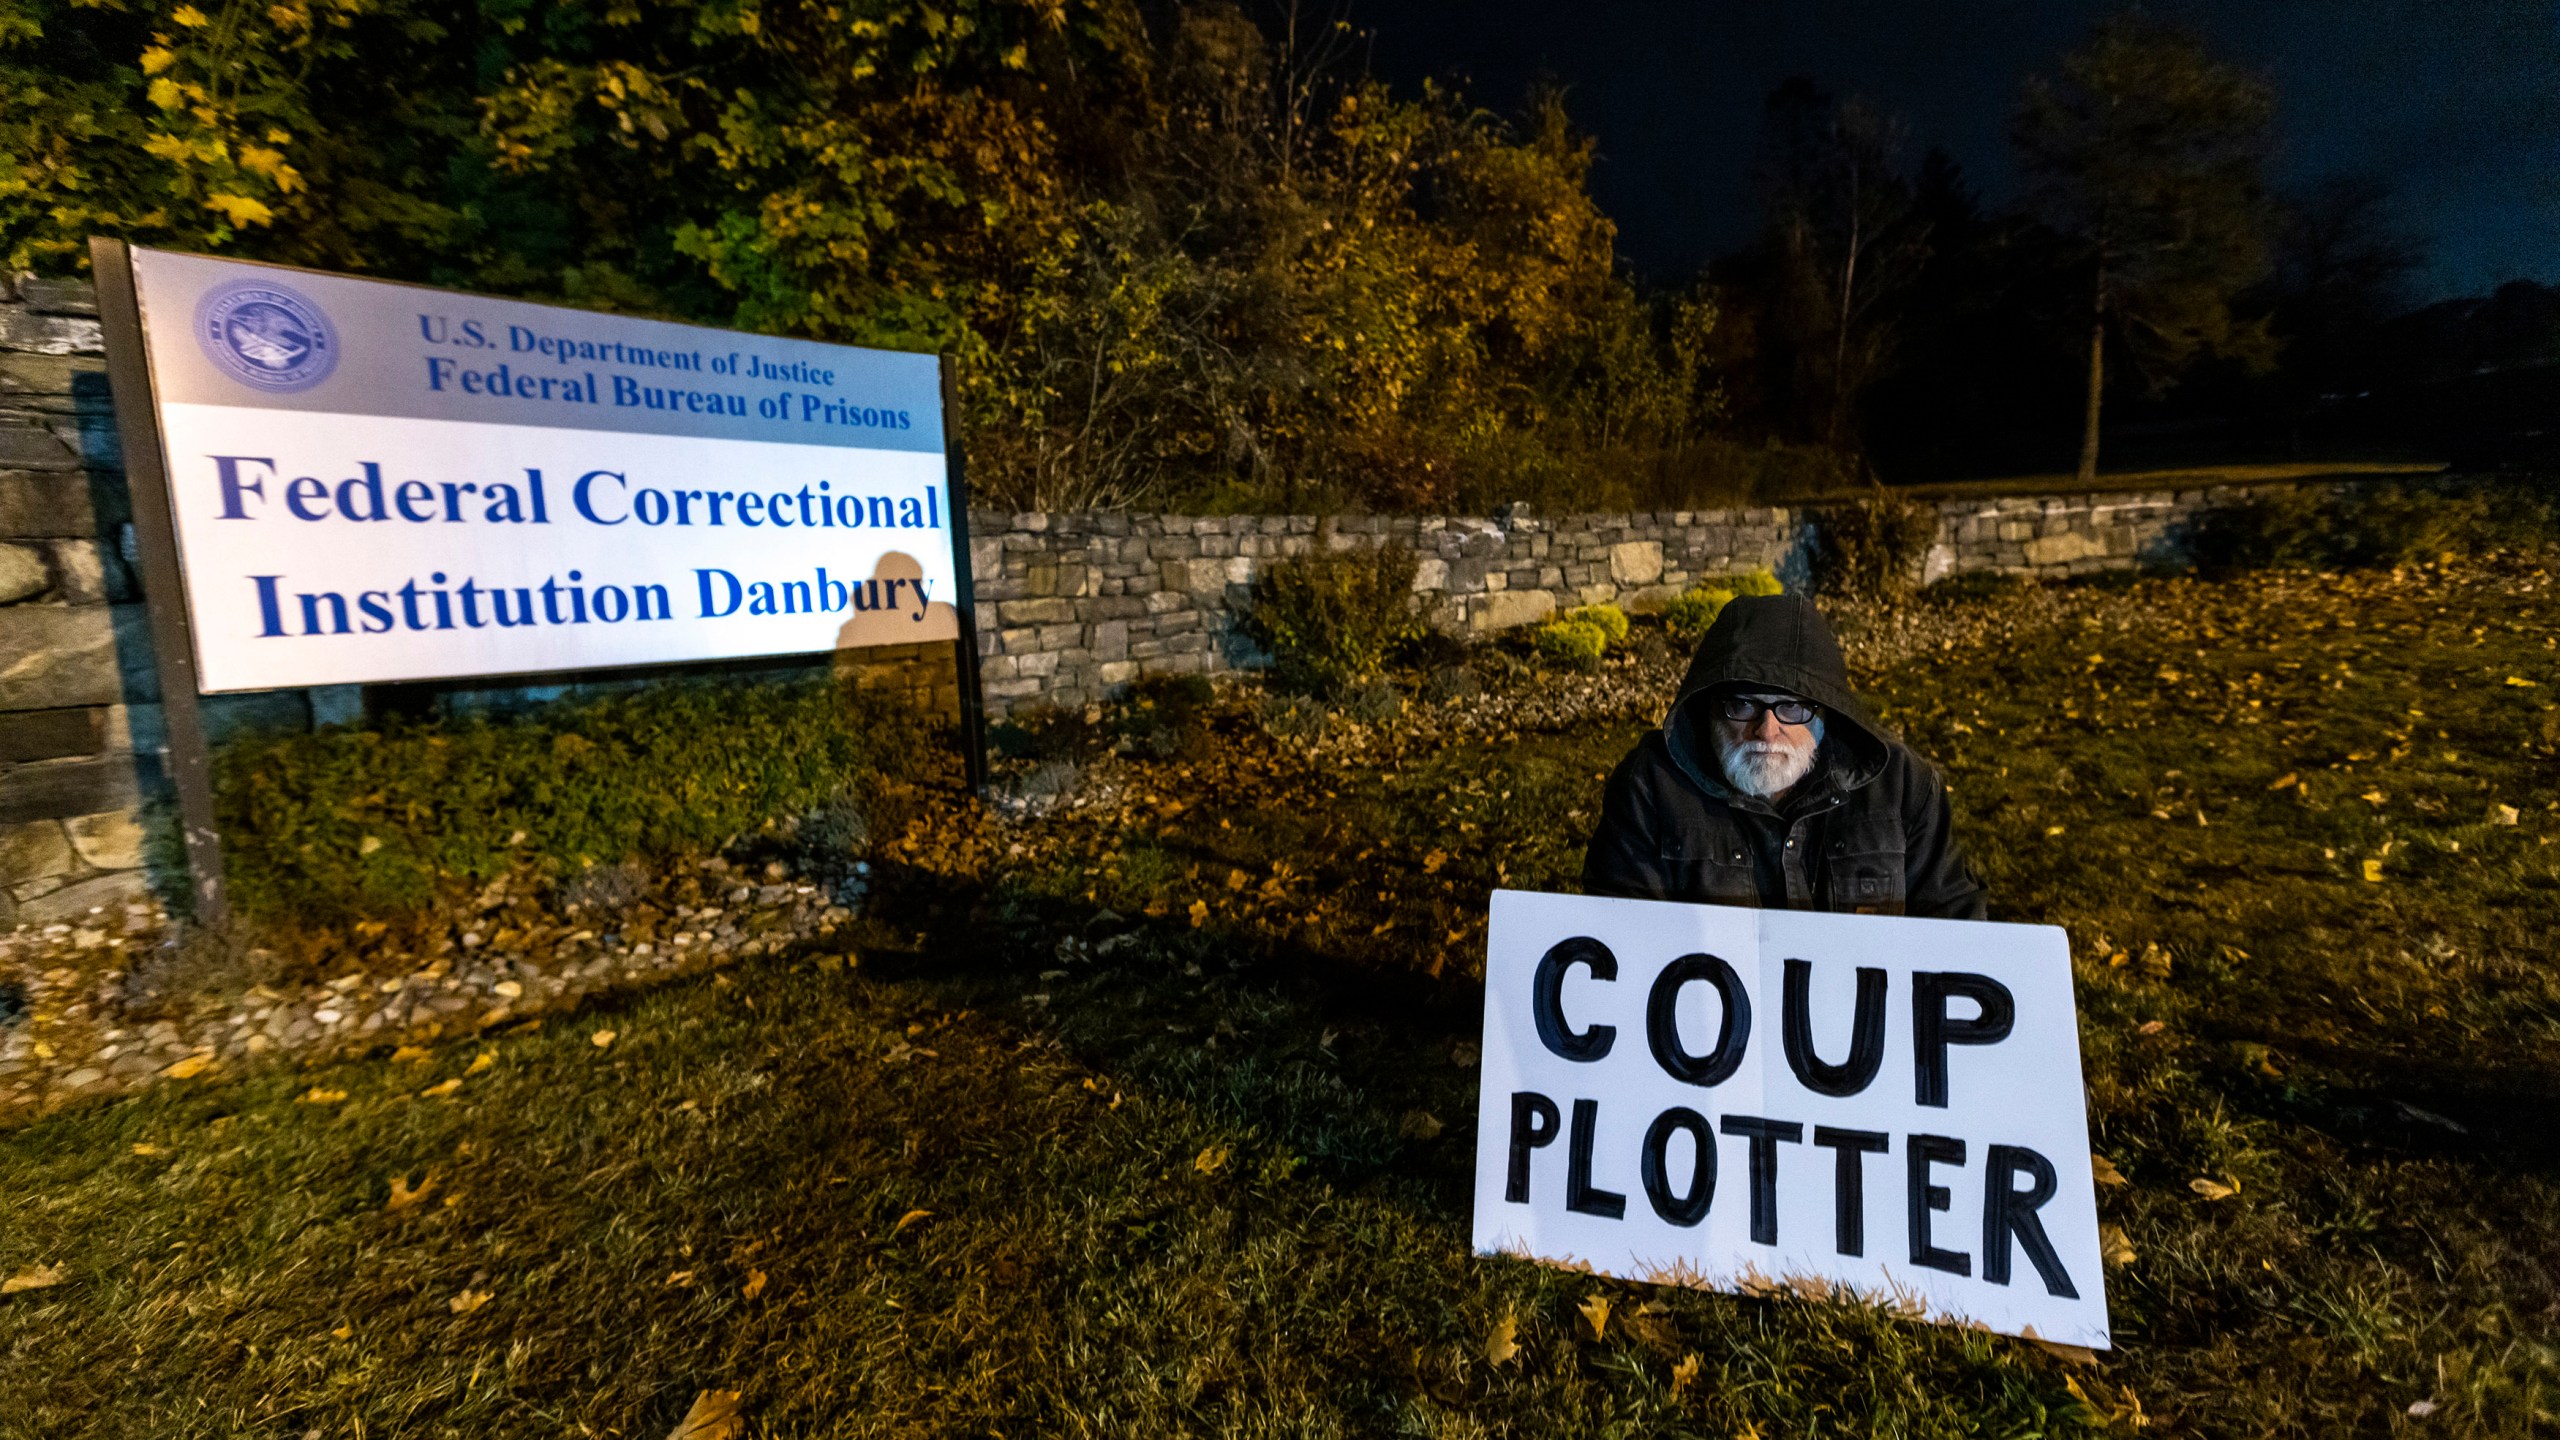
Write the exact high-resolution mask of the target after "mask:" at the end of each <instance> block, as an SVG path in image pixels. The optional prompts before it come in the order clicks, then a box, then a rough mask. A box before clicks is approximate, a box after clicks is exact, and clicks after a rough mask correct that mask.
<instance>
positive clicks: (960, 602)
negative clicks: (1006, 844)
mask: <svg viewBox="0 0 2560 1440" xmlns="http://www.w3.org/2000/svg"><path fill="white" fill-rule="evenodd" d="M942 447H943V463H944V471H943V473H944V474H945V476H947V477H948V478H947V480H946V482H945V488H946V489H948V490H949V491H950V492H951V564H952V568H953V570H954V571H955V572H957V579H956V580H955V581H954V582H953V588H954V589H955V590H956V591H957V594H955V595H954V596H953V605H954V606H955V608H957V609H958V610H959V612H960V638H959V640H958V642H957V643H958V645H959V649H958V651H957V652H956V653H955V657H954V659H955V663H956V664H957V666H958V669H959V688H960V761H961V765H962V767H963V769H964V771H965V773H966V774H967V775H968V778H969V793H970V794H972V795H975V796H977V797H978V798H980V799H985V798H986V794H987V697H986V692H985V691H984V690H982V689H980V688H979V681H978V599H977V594H978V582H977V577H976V575H975V574H974V573H973V571H972V566H971V563H970V557H969V478H968V474H967V470H968V467H967V465H966V464H965V463H963V461H962V460H961V458H960V376H959V371H958V368H957V366H956V365H954V363H953V362H952V359H951V357H950V356H949V355H947V354H946V355H944V356H943V357H942Z"/></svg>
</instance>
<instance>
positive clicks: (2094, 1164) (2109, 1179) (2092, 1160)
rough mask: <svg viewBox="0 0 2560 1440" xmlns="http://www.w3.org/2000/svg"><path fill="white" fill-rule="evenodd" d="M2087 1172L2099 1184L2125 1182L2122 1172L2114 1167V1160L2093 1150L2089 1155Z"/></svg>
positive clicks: (2120, 1183) (2119, 1183)
mask: <svg viewBox="0 0 2560 1440" xmlns="http://www.w3.org/2000/svg"><path fill="white" fill-rule="evenodd" d="M2089 1173H2090V1175H2091V1176H2092V1177H2093V1178H2095V1179H2096V1180H2097V1182H2098V1183H2099V1184H2101V1185H2122V1184H2124V1183H2125V1178H2124V1172H2123V1171H2121V1170H2118V1169H2117V1168H2116V1167H2115V1162H2114V1161H2112V1160H2109V1159H2108V1158H2107V1157H2106V1156H2104V1155H2099V1154H2096V1153H2094V1152H2093V1153H2092V1154H2091V1155H2090V1156H2089Z"/></svg>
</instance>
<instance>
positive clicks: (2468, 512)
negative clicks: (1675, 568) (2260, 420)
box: [2187, 482, 2553, 574]
mask: <svg viewBox="0 0 2560 1440" xmlns="http://www.w3.org/2000/svg"><path fill="white" fill-rule="evenodd" d="M2552 518H2553V516H2552V510H2551V508H2550V500H2549V498H2548V493H2547V491H2544V490H2541V489H2540V488H2538V487H2536V486H2534V485H2532V484H2531V483H2529V482H2528V483H2523V484H2518V483H2513V482H2510V483H2508V484H2505V485H2497V484H2493V483H2479V484H2474V485H2465V486H2462V487H2460V488H2454V487H2450V486H2447V487H2436V486H2425V485H2406V486H2402V485H2394V486H2389V487H2384V488H2378V489H2372V490H2365V491H2362V492H2360V493H2356V492H2350V493H2341V492H2339V491H2335V490H2329V489H2325V488H2321V487H2313V486H2301V487H2293V488H2285V489H2276V490H2262V491H2259V492H2257V493H2255V494H2247V495H2243V496H2241V497H2240V498H2238V499H2237V500H2234V501H2232V502H2231V503H2229V504H2225V505H2219V506H2216V507H2215V508H2213V509H2211V510H2208V511H2206V512H2205V513H2204V514H2202V515H2200V516H2198V517H2196V520H2195V522H2194V524H2193V526H2192V528H2191V529H2190V530H2189V532H2188V534H2187V546H2188V553H2189V554H2190V555H2191V556H2193V558H2194V559H2195V562H2196V564H2197V566H2198V568H2200V569H2202V570H2204V571H2205V572H2206V573H2208V574H2226V573H2230V572H2232V571H2237V570H2251V569H2263V568H2269V567H2275V568H2351V567H2357V566H2388V565H2412V564H2420V563H2424V562H2426V561H2430V560H2435V559H2439V558H2441V557H2443V556H2446V555H2470V554H2478V553H2480V552H2482V551H2487V550H2505V549H2513V548H2518V547H2530V546H2537V545H2542V544H2547V543H2549V541H2550V539H2551V537H2552V530H2553V526H2552Z"/></svg>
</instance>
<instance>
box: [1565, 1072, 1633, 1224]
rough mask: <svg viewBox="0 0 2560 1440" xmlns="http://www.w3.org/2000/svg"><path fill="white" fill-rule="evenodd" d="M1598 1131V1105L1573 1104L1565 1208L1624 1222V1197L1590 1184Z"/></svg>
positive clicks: (1579, 1101)
mask: <svg viewBox="0 0 2560 1440" xmlns="http://www.w3.org/2000/svg"><path fill="white" fill-rule="evenodd" d="M1599 1129H1600V1102H1599V1101H1597V1100H1576V1101H1574V1102H1573V1142H1572V1143H1571V1144H1570V1145H1568V1146H1566V1147H1565V1148H1566V1159H1565V1170H1564V1208H1566V1209H1567V1210H1578V1211H1580V1212H1581V1213H1583V1214H1585V1215H1599V1216H1603V1217H1605V1218H1607V1219H1611V1220H1621V1219H1624V1218H1626V1213H1627V1197H1626V1196H1624V1195H1621V1194H1619V1193H1617V1192H1616V1191H1614V1190H1603V1189H1601V1188H1599V1187H1598V1186H1596V1185H1593V1184H1592V1183H1591V1142H1592V1141H1593V1140H1594V1139H1595V1138H1597V1136H1598V1132H1599Z"/></svg>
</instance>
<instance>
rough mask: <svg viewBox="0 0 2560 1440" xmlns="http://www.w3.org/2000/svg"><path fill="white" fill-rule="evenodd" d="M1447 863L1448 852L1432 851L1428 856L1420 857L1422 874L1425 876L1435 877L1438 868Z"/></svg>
mask: <svg viewBox="0 0 2560 1440" xmlns="http://www.w3.org/2000/svg"><path fill="white" fill-rule="evenodd" d="M1448 863H1449V852H1448V851H1446V850H1440V849H1434V850H1433V851H1432V852H1431V853H1430V854H1428V855H1425V856H1423V857H1422V873H1423V874H1425V875H1437V874H1439V873H1440V867H1441V866H1443V865H1446V864H1448Z"/></svg>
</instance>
